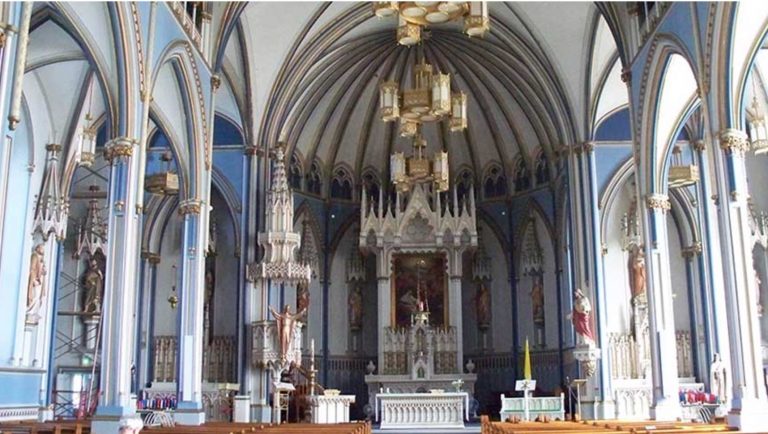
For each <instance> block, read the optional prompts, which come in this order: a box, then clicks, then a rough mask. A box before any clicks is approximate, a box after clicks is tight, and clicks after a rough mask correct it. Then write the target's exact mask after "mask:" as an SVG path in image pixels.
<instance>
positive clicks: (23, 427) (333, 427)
mask: <svg viewBox="0 0 768 434" xmlns="http://www.w3.org/2000/svg"><path fill="white" fill-rule="evenodd" d="M90 432H91V428H90V422H89V421H78V422H56V423H37V422H7V423H0V434H88V433H90ZM141 432H142V433H152V434H182V433H183V434H246V433H252V432H258V433H264V434H371V424H370V423H367V422H354V423H342V424H327V425H314V424H308V423H290V424H282V425H272V424H254V423H225V422H213V423H206V424H204V425H201V426H188V425H179V426H175V427H168V428H164V427H147V428H144V429H142V430H141Z"/></svg>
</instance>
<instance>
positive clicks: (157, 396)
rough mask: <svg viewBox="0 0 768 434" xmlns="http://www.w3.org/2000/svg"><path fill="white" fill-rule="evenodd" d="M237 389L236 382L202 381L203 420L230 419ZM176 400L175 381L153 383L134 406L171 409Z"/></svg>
mask: <svg viewBox="0 0 768 434" xmlns="http://www.w3.org/2000/svg"><path fill="white" fill-rule="evenodd" d="M238 390H239V386H238V385H237V384H230V383H222V384H218V383H205V382H204V383H203V399H202V404H203V410H204V411H205V420H207V421H220V422H230V421H232V409H233V406H234V398H235V395H236V394H237V392H238ZM177 402H178V401H177V397H176V384H175V383H155V384H153V385H152V387H151V388H147V389H144V391H143V393H142V394H141V397H140V399H139V400H138V401H137V403H136V404H137V405H136V406H137V409H138V410H173V408H172V407H173V406H175V405H176V403H177ZM158 403H159V405H158Z"/></svg>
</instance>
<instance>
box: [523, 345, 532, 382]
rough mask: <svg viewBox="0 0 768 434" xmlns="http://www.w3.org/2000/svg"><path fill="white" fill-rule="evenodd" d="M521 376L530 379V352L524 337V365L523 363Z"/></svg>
mask: <svg viewBox="0 0 768 434" xmlns="http://www.w3.org/2000/svg"><path fill="white" fill-rule="evenodd" d="M523 377H525V379H526V380H530V379H531V352H530V351H528V338H525V365H523Z"/></svg>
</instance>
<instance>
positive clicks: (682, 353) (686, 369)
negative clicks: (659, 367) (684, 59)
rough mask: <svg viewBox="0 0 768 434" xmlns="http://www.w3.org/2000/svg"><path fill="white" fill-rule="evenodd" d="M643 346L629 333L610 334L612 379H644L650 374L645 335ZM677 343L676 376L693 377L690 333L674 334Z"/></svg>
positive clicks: (647, 345)
mask: <svg viewBox="0 0 768 434" xmlns="http://www.w3.org/2000/svg"><path fill="white" fill-rule="evenodd" d="M644 338H645V339H646V341H645V344H644V345H641V344H640V343H638V342H637V341H636V339H635V337H634V336H633V335H631V334H630V333H610V334H609V335H608V351H609V352H610V360H611V376H612V377H613V378H614V379H633V378H645V377H647V376H648V375H649V374H650V372H649V371H650V357H651V354H650V345H649V344H648V341H647V339H648V337H647V335H645V336H644ZM675 341H676V343H677V376H678V377H681V378H686V377H693V375H694V373H693V358H692V354H693V353H692V351H691V333H690V332H688V331H678V332H676V333H675Z"/></svg>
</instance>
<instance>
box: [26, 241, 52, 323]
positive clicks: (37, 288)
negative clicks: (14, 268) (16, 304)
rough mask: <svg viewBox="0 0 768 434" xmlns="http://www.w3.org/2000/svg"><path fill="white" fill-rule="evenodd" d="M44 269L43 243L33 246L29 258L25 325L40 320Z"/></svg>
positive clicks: (43, 289)
mask: <svg viewBox="0 0 768 434" xmlns="http://www.w3.org/2000/svg"><path fill="white" fill-rule="evenodd" d="M46 272H47V271H46V269H45V245H43V244H42V243H40V244H38V245H36V246H35V248H34V249H33V250H32V256H31V257H30V260H29V278H28V280H27V316H26V323H27V325H37V323H38V321H39V320H40V307H41V306H42V304H43V299H45V286H44V285H43V277H44V276H45V274H46Z"/></svg>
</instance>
